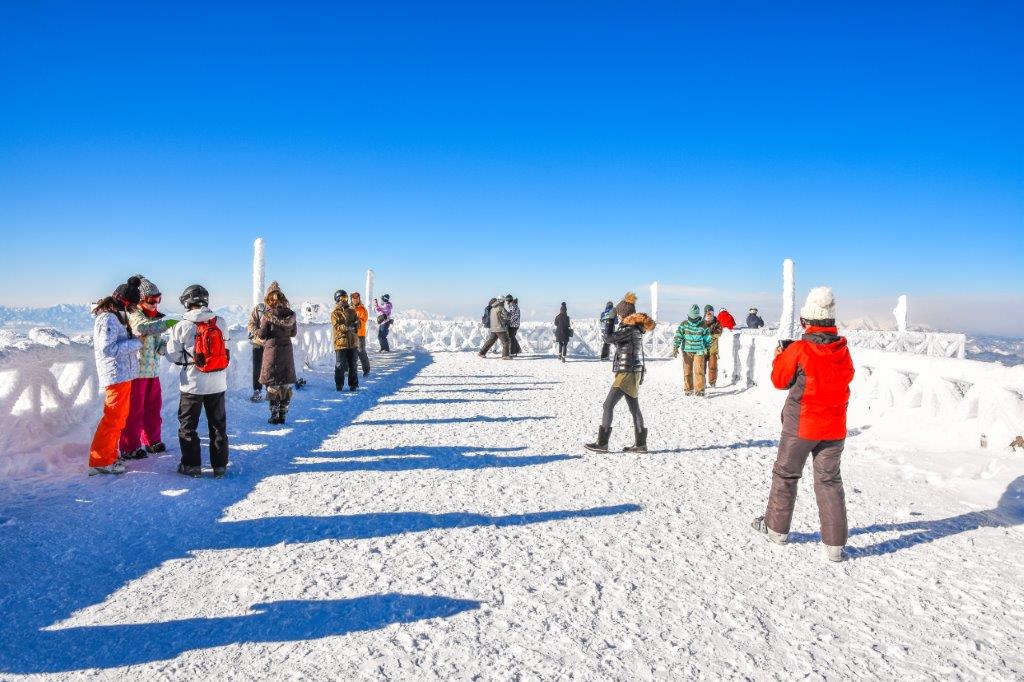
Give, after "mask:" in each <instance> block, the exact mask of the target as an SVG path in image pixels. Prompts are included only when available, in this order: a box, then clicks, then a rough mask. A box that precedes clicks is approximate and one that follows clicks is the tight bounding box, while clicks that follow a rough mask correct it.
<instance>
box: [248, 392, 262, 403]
mask: <svg viewBox="0 0 1024 682" xmlns="http://www.w3.org/2000/svg"><path fill="white" fill-rule="evenodd" d="M249 400H250V401H251V402H254V403H262V402H263V393H262V391H260V389H258V388H257V389H253V392H252V395H251V396H249Z"/></svg>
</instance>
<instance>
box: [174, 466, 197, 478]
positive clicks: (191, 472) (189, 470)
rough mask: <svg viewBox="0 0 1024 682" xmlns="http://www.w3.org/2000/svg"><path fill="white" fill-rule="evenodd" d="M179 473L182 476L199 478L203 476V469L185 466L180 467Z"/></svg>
mask: <svg viewBox="0 0 1024 682" xmlns="http://www.w3.org/2000/svg"><path fill="white" fill-rule="evenodd" d="M178 473H179V474H181V475H182V476H191V477H192V478H199V477H200V476H202V475H203V467H201V466H185V465H184V464H179V465H178Z"/></svg>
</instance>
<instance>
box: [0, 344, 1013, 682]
mask: <svg viewBox="0 0 1024 682" xmlns="http://www.w3.org/2000/svg"><path fill="white" fill-rule="evenodd" d="M373 357H374V360H376V361H377V362H378V363H379V366H378V367H377V368H376V369H375V371H374V373H373V374H372V375H371V377H370V378H369V381H368V382H366V388H365V389H364V390H363V391H361V392H359V393H356V394H350V393H348V392H345V393H336V392H335V391H334V390H333V384H332V382H331V380H330V379H329V377H328V376H327V375H326V374H315V375H312V376H311V377H310V386H309V387H308V388H307V390H305V391H303V392H301V393H299V394H298V396H297V398H296V402H295V404H294V407H293V410H292V413H291V414H290V418H291V421H290V423H289V424H287V425H286V426H285V427H272V426H268V425H267V424H266V423H265V419H266V407H265V406H264V405H252V404H249V403H247V402H243V401H241V400H238V399H235V400H233V401H232V402H231V405H230V408H229V426H230V427H231V439H232V440H231V448H232V463H231V466H230V468H229V475H228V477H227V478H225V479H223V480H219V481H214V480H213V479H212V478H210V477H209V472H208V471H207V473H206V477H204V478H203V479H200V480H192V479H186V478H182V477H180V476H177V475H176V474H174V473H172V471H173V467H174V464H175V463H176V460H177V452H172V453H168V454H166V455H164V456H161V457H157V458H151V459H149V460H147V461H144V462H142V463H139V464H136V465H133V466H132V467H131V470H130V473H129V474H127V475H125V476H123V477H120V478H106V477H95V478H91V479H90V478H86V477H85V476H84V475H75V476H74V477H66V478H54V477H49V478H46V479H40V480H37V481H33V480H28V481H26V482H24V484H23V485H21V486H20V487H18V488H16V489H12V488H6V489H4V490H2V491H0V495H2V497H0V557H2V562H3V565H2V570H0V613H3V614H4V617H3V618H0V677H3V678H4V679H14V678H20V677H21V676H22V675H37V676H39V677H40V678H45V679H51V678H54V679H64V678H85V677H93V676H96V675H97V674H98V675H99V676H101V677H104V676H105V677H111V678H113V677H116V678H117V679H138V680H152V679H163V678H170V679H189V680H194V679H243V678H254V677H257V678H264V679H265V678H269V677H274V678H297V677H312V678H318V679H338V680H344V679H364V678H370V679H446V680H449V679H473V678H479V679H519V678H522V679H554V678H569V677H571V678H575V679H621V680H632V679H647V678H655V679H685V678H696V677H702V678H711V679H719V678H752V679H792V678H795V677H810V678H813V679H824V678H828V679H840V678H866V677H882V678H888V679H893V678H897V677H899V678H909V679H929V678H942V679H948V678H967V679H985V680H1004V679H1005V680H1011V679H1020V678H1021V676H1022V675H1024V653H1022V652H1024V590H1022V588H1021V585H1022V581H1024V532H1022V525H1021V524H1024V456H1022V455H1020V454H1017V455H1014V454H1011V453H1008V452H1003V451H994V450H967V451H949V450H944V449H943V447H942V444H941V443H926V444H922V442H921V441H920V439H919V438H917V436H918V435H919V434H915V439H914V440H911V439H910V438H908V437H907V434H906V433H903V432H901V431H900V430H899V429H895V428H892V426H891V425H888V426H877V427H876V426H874V425H873V424H870V423H861V422H858V421H854V422H853V423H851V427H852V431H851V432H852V434H853V435H852V436H851V438H850V440H849V441H848V450H847V454H846V456H845V458H844V479H845V481H846V486H847V496H848V505H849V512H850V525H851V528H852V529H853V531H852V537H851V541H850V545H851V554H852V560H851V561H848V562H846V563H844V564H829V563H827V562H825V561H823V560H822V558H821V556H820V550H819V546H818V544H817V536H816V526H817V516H816V510H815V506H814V501H813V493H812V492H811V489H810V485H809V483H810V482H809V481H808V480H805V481H804V482H803V484H802V488H801V497H800V500H799V501H798V507H797V513H796V517H795V522H794V536H793V537H794V542H793V543H792V544H791V545H790V546H787V547H777V546H773V545H770V544H768V543H767V542H766V541H764V540H763V539H762V538H760V537H759V536H756V535H755V534H754V533H753V531H751V530H750V529H749V522H750V519H751V518H752V517H753V516H755V515H757V514H759V513H760V512H761V511H762V509H763V505H764V502H765V497H766V495H767V491H768V482H769V476H770V468H771V463H772V461H773V457H774V448H775V445H776V439H777V438H778V405H779V399H780V398H781V394H778V393H773V392H769V391H767V390H763V389H757V388H755V389H750V390H745V391H737V390H736V389H733V388H731V389H720V390H719V391H718V392H717V393H714V394H713V395H712V396H711V397H710V398H708V399H706V400H700V399H684V398H683V397H682V396H681V390H680V383H681V377H680V370H679V365H678V364H677V363H675V362H671V361H657V362H653V363H652V371H651V372H650V374H649V378H648V381H647V382H646V383H645V385H644V388H643V391H642V393H641V403H642V405H643V406H644V409H645V415H646V418H647V422H648V426H649V428H650V432H651V435H650V447H651V449H652V452H651V453H650V454H647V455H641V456H637V455H625V454H621V453H612V454H608V455H595V454H586V455H584V454H583V452H584V451H583V450H582V449H581V447H580V443H582V442H583V441H584V440H588V439H591V438H592V437H593V436H594V435H595V431H596V426H597V421H598V418H599V412H600V403H601V401H602V400H603V397H604V395H605V393H606V391H607V387H608V385H609V384H610V381H611V373H610V368H609V366H608V364H603V363H599V362H596V361H593V360H581V361H577V362H569V363H567V364H564V365H563V364H561V363H558V362H556V361H555V360H554V359H552V358H551V357H528V358H524V359H520V360H518V361H515V362H502V361H498V360H480V359H478V358H477V357H476V356H475V355H473V354H471V353H436V354H433V355H431V354H428V353H423V352H416V353H400V354H396V355H393V356H389V357H386V358H384V359H380V357H379V356H373ZM614 427H615V431H614V433H613V436H612V443H613V445H614V446H618V447H621V446H622V445H624V444H627V443H628V442H631V440H629V439H630V438H631V434H630V428H629V426H628V424H627V412H626V410H625V406H624V405H622V406H620V414H619V415H617V422H616V423H615V425H614ZM171 433H172V432H170V431H169V430H168V433H167V435H168V436H170V435H171ZM168 440H170V439H168ZM175 449H176V448H175ZM82 457H83V460H84V457H85V455H84V453H83V455H82Z"/></svg>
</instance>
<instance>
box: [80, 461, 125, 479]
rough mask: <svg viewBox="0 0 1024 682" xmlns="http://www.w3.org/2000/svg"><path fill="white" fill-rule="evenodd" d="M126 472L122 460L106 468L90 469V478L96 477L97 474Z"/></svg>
mask: <svg viewBox="0 0 1024 682" xmlns="http://www.w3.org/2000/svg"><path fill="white" fill-rule="evenodd" d="M124 472H125V468H124V462H122V461H121V460H117V461H116V462H114V463H113V464H108V465H107V466H105V467H89V475H90V476H95V475H96V474H123V473H124Z"/></svg>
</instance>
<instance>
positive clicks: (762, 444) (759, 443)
mask: <svg viewBox="0 0 1024 682" xmlns="http://www.w3.org/2000/svg"><path fill="white" fill-rule="evenodd" d="M778 445H779V441H777V440H744V441H740V442H738V443H729V444H728V445H702V446H700V447H696V448H676V449H675V450H651V451H650V452H649V453H648V454H652V455H671V454H678V453H681V452H702V451H705V450H743V449H745V448H774V447H777V446H778Z"/></svg>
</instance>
